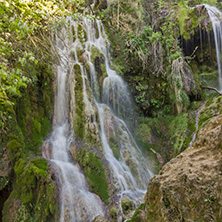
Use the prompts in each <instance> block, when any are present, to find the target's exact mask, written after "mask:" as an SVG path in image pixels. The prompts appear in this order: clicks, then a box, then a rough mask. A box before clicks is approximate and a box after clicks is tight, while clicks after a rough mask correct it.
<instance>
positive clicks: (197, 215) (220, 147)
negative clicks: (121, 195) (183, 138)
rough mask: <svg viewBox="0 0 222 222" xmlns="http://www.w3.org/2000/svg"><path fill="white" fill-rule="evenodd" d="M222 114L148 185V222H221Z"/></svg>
mask: <svg viewBox="0 0 222 222" xmlns="http://www.w3.org/2000/svg"><path fill="white" fill-rule="evenodd" d="M221 193H222V115H219V116H216V117H214V118H213V119H212V120H211V121H210V122H209V123H208V124H207V125H206V126H205V127H204V128H202V129H201V130H200V131H199V134H198V139H197V141H196V142H195V144H194V147H191V148H188V149H186V150H185V151H184V152H183V153H181V154H180V155H178V156H177V157H176V158H175V159H172V160H171V161H170V162H168V163H167V164H166V165H165V166H164V167H163V169H162V170H161V171H160V173H159V175H157V176H155V177H154V178H153V179H152V180H151V181H150V183H149V186H148V191H147V193H146V196H145V201H146V203H147V207H146V209H145V212H146V215H147V219H146V221H172V222H174V221H175V222H176V221H178V222H179V221H190V222H191V221H201V222H203V221H222V195H221Z"/></svg>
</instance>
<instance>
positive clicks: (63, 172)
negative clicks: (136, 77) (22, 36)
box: [45, 17, 153, 222]
mask: <svg viewBox="0 0 222 222" xmlns="http://www.w3.org/2000/svg"><path fill="white" fill-rule="evenodd" d="M61 34H62V35H61ZM54 42H55V43H54V44H53V46H54V48H55V49H56V51H57V54H58V57H59V60H60V64H59V65H57V66H56V67H57V95H56V101H55V114H54V119H55V120H54V123H55V124H54V130H53V133H52V135H51V137H50V139H49V141H48V142H49V143H50V144H51V146H52V152H51V155H46V156H45V157H47V158H48V159H51V161H52V162H54V163H55V165H56V166H57V174H58V180H59V184H60V186H61V191H60V221H61V222H63V221H72V222H74V221H91V220H92V219H93V218H94V217H95V216H96V215H104V209H103V204H102V201H101V200H100V199H99V198H98V196H96V195H94V194H93V193H91V192H89V190H88V188H87V183H86V180H85V177H84V175H83V174H82V173H81V172H80V170H79V169H78V167H77V166H75V165H74V164H73V163H72V162H71V158H70V151H69V149H70V145H69V144H70V141H71V139H72V137H73V133H72V127H73V129H74V134H77V135H78V134H80V132H79V131H80V129H79V128H80V126H79V125H78V124H80V123H81V124H82V125H83V124H84V123H85V127H82V128H83V129H81V130H82V131H81V132H82V133H81V136H82V137H85V138H82V139H86V140H87V141H89V138H90V139H92V135H89V134H92V132H93V134H94V135H98V138H96V142H95V144H97V145H98V146H101V147H102V150H103V151H102V152H103V155H104V157H105V159H106V161H107V162H108V167H109V171H110V175H111V177H112V178H111V180H112V181H111V182H112V184H113V186H114V187H115V192H114V194H113V195H115V196H116V198H117V199H118V200H119V203H120V201H121V199H122V198H123V196H127V197H128V198H129V199H130V200H131V201H133V203H134V206H138V204H140V203H141V202H142V201H143V196H144V194H145V192H146V188H147V184H148V181H149V179H150V178H151V177H152V176H153V175H152V173H151V171H150V170H149V166H148V164H147V161H146V160H145V158H144V157H143V155H142V153H141V151H140V149H139V148H138V146H137V144H136V142H135V140H134V138H133V136H132V135H131V133H130V130H129V129H128V127H127V125H126V123H125V122H124V120H123V119H125V118H126V117H127V116H130V115H132V104H131V100H130V95H129V93H128V90H127V85H126V84H125V82H124V81H123V79H122V78H121V77H120V76H118V75H117V73H116V72H115V71H114V70H113V69H111V68H110V65H109V58H108V57H109V55H108V50H107V49H108V46H109V43H108V39H107V36H106V34H105V31H104V28H103V25H102V23H101V21H99V20H91V19H89V18H86V17H83V18H82V19H81V21H74V20H73V19H72V18H68V19H67V20H66V25H64V27H63V28H62V29H61V31H60V32H59V34H57V35H55V40H54ZM95 54H97V55H98V54H99V57H100V59H99V60H98V57H95ZM95 58H97V59H95ZM98 63H99V64H100V65H101V64H102V65H101V67H103V69H102V68H101V67H100V68H99V69H98V67H97V65H98ZM77 67H78V68H77ZM101 69H102V70H101ZM77 70H79V71H78V72H79V73H78V72H77ZM99 74H100V75H99ZM73 89H74V90H73ZM77 89H78V90H79V91H82V92H81V95H82V97H80V96H78V95H77V91H78V90H77ZM67 98H69V99H67ZM79 98H82V100H83V101H80V102H79ZM69 100H70V101H69ZM78 102H79V103H81V109H80V108H79V107H78ZM80 116H81V118H84V119H83V121H80ZM78 127H79V128H78ZM87 136H88V137H87ZM95 144H94V146H95ZM99 144H100V145H99ZM98 149H99V148H98ZM120 209H121V205H120ZM122 213H123V212H122Z"/></svg>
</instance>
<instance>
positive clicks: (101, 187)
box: [76, 149, 109, 204]
mask: <svg viewBox="0 0 222 222" xmlns="http://www.w3.org/2000/svg"><path fill="white" fill-rule="evenodd" d="M76 158H77V161H78V162H79V164H80V165H81V166H82V167H83V169H84V172H85V175H86V178H87V181H88V183H89V188H90V190H91V191H92V192H94V193H96V194H97V195H98V196H99V197H100V198H101V200H103V201H104V202H105V203H106V204H109V187H108V182H107V179H106V174H105V170H104V167H103V165H102V162H101V160H100V159H99V158H98V157H97V156H96V155H95V154H94V153H92V152H90V151H89V150H88V149H87V150H81V152H80V153H79V154H77V155H76Z"/></svg>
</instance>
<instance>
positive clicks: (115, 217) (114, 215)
mask: <svg viewBox="0 0 222 222" xmlns="http://www.w3.org/2000/svg"><path fill="white" fill-rule="evenodd" d="M110 216H111V220H112V221H113V222H115V221H117V213H116V209H115V208H114V207H112V208H111V209H110Z"/></svg>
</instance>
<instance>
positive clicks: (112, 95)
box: [69, 18, 153, 201]
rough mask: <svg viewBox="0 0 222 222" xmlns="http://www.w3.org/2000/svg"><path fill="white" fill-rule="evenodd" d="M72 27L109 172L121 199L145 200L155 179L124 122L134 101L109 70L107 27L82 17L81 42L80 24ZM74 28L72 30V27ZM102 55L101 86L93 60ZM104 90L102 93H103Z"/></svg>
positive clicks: (72, 23)
mask: <svg viewBox="0 0 222 222" xmlns="http://www.w3.org/2000/svg"><path fill="white" fill-rule="evenodd" d="M69 23H70V27H74V30H75V38H76V39H75V42H74V43H73V44H72V49H71V50H72V51H73V52H74V55H75V63H77V64H78V65H79V66H80V67H81V72H82V78H83V95H84V96H83V97H84V101H85V106H86V109H87V106H90V102H89V100H90V99H89V98H88V93H87V90H86V88H87V83H88V85H89V86H91V90H92V92H93V95H94V102H95V104H96V107H97V111H98V116H99V123H100V135H101V141H102V145H103V149H104V154H105V158H106V160H107V161H108V162H109V166H110V171H111V172H112V175H113V177H114V178H113V181H114V184H115V185H116V187H117V189H118V190H119V192H118V195H119V196H120V197H122V196H123V195H127V196H128V197H129V198H130V199H131V200H135V201H136V200H137V198H143V195H144V194H145V192H146V189H147V184H148V181H149V179H150V178H151V177H152V176H153V174H152V173H151V171H150V170H149V166H148V164H147V162H146V160H145V159H144V157H143V155H142V153H141V151H140V149H139V148H138V146H137V145H136V142H135V140H134V139H133V136H132V134H131V133H130V130H129V129H128V127H127V125H126V123H125V122H124V120H125V119H127V118H128V117H130V116H131V115H132V114H133V112H132V110H133V107H132V104H131V99H130V95H129V92H128V90H127V85H126V83H125V82H124V80H123V79H122V78H121V77H120V76H119V75H118V74H117V73H116V72H115V71H114V70H113V69H111V68H110V64H109V61H110V59H109V54H108V48H109V42H108V39H107V36H106V34H105V30H104V27H103V25H102V22H101V21H100V20H91V19H87V18H83V20H82V21H81V24H82V28H83V32H85V33H86V34H85V35H86V36H85V38H86V40H85V41H84V42H83V43H81V39H80V37H79V36H78V31H77V30H78V25H79V22H77V21H73V20H70V21H69ZM72 29H73V28H72ZM79 49H81V50H83V51H84V53H83V55H82V57H84V63H85V64H88V67H89V69H90V70H89V71H90V80H89V79H88V77H87V72H86V70H85V69H84V67H83V64H81V63H80V62H79V60H80V58H78V56H77V55H78V50H79ZM95 51H97V53H98V52H99V53H100V55H99V56H100V57H103V58H104V65H105V72H106V74H107V76H106V77H105V78H104V79H103V83H102V84H101V83H99V76H98V75H97V72H96V67H95V64H94V61H92V58H94V57H93V56H94V55H93V54H95ZM100 87H102V90H100ZM110 134H115V136H116V137H118V139H117V140H118V142H119V144H118V149H119V158H118V157H116V156H115V155H114V153H113V150H112V149H111V146H110V141H109V140H110Z"/></svg>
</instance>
